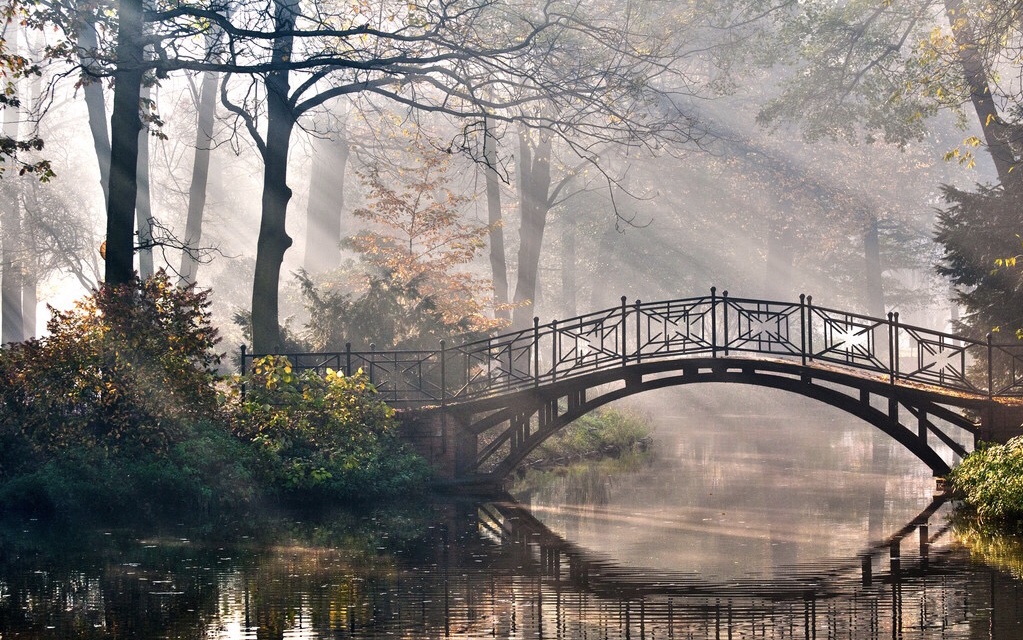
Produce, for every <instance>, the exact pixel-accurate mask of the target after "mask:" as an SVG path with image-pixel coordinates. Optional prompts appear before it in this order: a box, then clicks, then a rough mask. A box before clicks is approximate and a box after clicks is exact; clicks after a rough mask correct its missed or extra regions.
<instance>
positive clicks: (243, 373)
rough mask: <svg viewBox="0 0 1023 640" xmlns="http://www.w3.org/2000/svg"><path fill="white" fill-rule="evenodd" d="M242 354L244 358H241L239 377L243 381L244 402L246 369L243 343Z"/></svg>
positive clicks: (243, 395) (243, 397)
mask: <svg viewBox="0 0 1023 640" xmlns="http://www.w3.org/2000/svg"><path fill="white" fill-rule="evenodd" d="M241 352H242V353H241V356H242V357H241V360H240V361H239V362H238V375H239V376H240V377H239V379H240V380H241V393H242V400H244V399H245V374H246V369H245V344H244V343H242V346H241Z"/></svg>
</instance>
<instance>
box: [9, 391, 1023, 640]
mask: <svg viewBox="0 0 1023 640" xmlns="http://www.w3.org/2000/svg"><path fill="white" fill-rule="evenodd" d="M713 412H719V413H721V412H720V411H719V408H714V407H712V408H711V411H710V413H713ZM815 417H816V418H817V419H819V420H824V421H825V422H826V423H827V426H828V428H827V429H817V430H809V432H808V431H807V429H806V428H805V426H801V425H799V424H796V423H794V422H793V421H791V420H788V421H782V420H772V419H770V418H769V417H768V418H764V419H761V420H760V421H758V422H755V423H751V422H750V421H749V419H748V418H749V416H748V415H736V417H735V422H734V424H732V425H731V426H730V423H729V420H730V419H729V418H727V417H726V418H724V419H722V420H723V421H721V422H717V423H713V424H712V423H710V422H709V421H708V420H706V418H704V421H703V422H701V421H699V420H694V421H691V422H685V421H683V422H679V421H678V419H674V418H673V419H671V420H669V421H667V422H663V423H660V424H659V427H658V433H657V435H658V438H659V439H660V442H661V446H660V449H659V451H660V454H659V456H658V457H657V458H656V459H653V460H639V461H636V460H634V461H632V462H633V463H632V464H631V466H630V465H628V464H624V465H623V464H622V463H618V464H614V465H608V464H603V465H599V464H598V465H590V466H587V467H585V468H580V469H576V470H573V471H571V472H566V473H562V474H551V475H548V476H544V477H541V478H540V479H538V480H533V481H530V482H527V483H523V484H522V485H520V486H519V487H518V491H519V493H518V495H517V496H516V497H514V498H513V497H512V496H510V495H509V496H504V497H503V498H502V499H492V500H489V501H485V502H479V501H474V500H468V499H462V500H459V499H453V498H441V497H437V498H435V499H433V500H431V501H429V502H424V503H423V504H417V505H412V506H406V507H402V508H397V507H395V508H389V509H386V510H380V511H377V512H374V513H369V514H362V515H353V514H346V513H337V514H317V515H315V516H312V517H304V518H296V517H289V518H282V517H276V518H265V519H259V520H252V521H249V522H246V523H235V524H232V525H230V526H225V525H220V526H211V527H208V528H206V529H204V530H195V529H192V528H187V527H177V528H171V529H169V530H162V531H145V532H142V531H132V530H124V531H54V530H51V529H50V528H49V527H48V526H47V525H44V524H42V523H38V522H24V523H13V522H7V523H5V524H6V526H5V527H2V528H0V638H3V639H7V638H13V637H20V638H224V639H253V638H258V639H264V638H267V639H270V638H310V639H311V638H353V639H356V638H390V637H399V638H441V637H445V638H465V639H468V638H484V637H486V638H516V639H518V638H521V639H527V638H537V639H539V638H560V639H564V640H584V639H593V638H601V639H608V640H621V639H626V638H628V639H630V640H632V639H651V640H652V639H655V638H799V639H810V638H854V639H857V640H858V639H860V638H878V639H879V638H886V639H887V638H893V639H902V638H905V639H910V638H926V639H934V638H949V639H960V638H971V639H972V638H1020V637H1023V606H1021V603H1023V592H1021V587H1023V582H1021V580H1020V572H1019V567H1021V566H1023V560H1021V559H1023V547H1021V546H1020V545H1019V544H1018V543H1017V544H1016V546H1013V545H1012V544H1006V543H1005V542H1004V539H992V538H990V537H987V538H985V537H983V535H982V534H981V533H977V532H971V531H970V530H968V529H965V528H963V527H958V528H953V524H951V523H952V521H950V520H949V518H948V514H949V513H950V505H948V504H946V503H944V502H942V501H941V500H932V493H933V491H932V489H933V485H932V482H933V481H932V479H931V478H930V477H929V474H928V473H927V472H926V470H923V471H921V469H920V468H919V467H920V465H919V464H918V463H916V462H915V461H913V460H912V459H908V458H905V457H903V456H902V454H901V453H899V452H898V451H897V450H895V449H890V448H887V447H890V446H891V443H889V442H886V441H884V440H875V439H874V438H873V434H872V432H871V431H870V430H869V429H866V430H863V429H860V428H859V427H857V426H855V425H850V424H847V423H844V422H834V423H831V422H827V421H829V420H832V417H829V416H820V415H815ZM655 418H657V419H658V420H660V419H662V418H660V417H656V416H655ZM665 420H667V419H666V418H665ZM751 424H752V425H753V426H752V427H751V426H750V425H751ZM793 430H794V431H793ZM793 433H795V434H796V435H798V437H799V438H800V444H801V447H802V449H801V450H802V451H805V452H808V453H807V457H806V459H804V460H801V461H796V460H794V459H793V457H792V455H791V451H790V450H789V449H787V447H791V445H792V442H793V441H794V440H793V438H794V435H793ZM810 433H816V434H818V435H816V436H812V437H811V436H810ZM740 436H741V437H740ZM878 447H886V448H885V449H884V450H883V452H882V453H881V454H880V455H879V454H878V453H877V451H878ZM879 461H880V462H879ZM879 464H880V467H881V468H879V467H878V465H879ZM984 535H986V534H984ZM978 541H979V542H978ZM965 545H973V547H972V548H973V549H975V550H976V551H975V552H974V553H975V554H976V557H974V555H971V550H970V549H971V548H968V547H967V546H965ZM987 562H990V564H988V563H987ZM1014 572H1015V573H1014Z"/></svg>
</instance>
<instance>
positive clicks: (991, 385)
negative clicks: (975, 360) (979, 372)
mask: <svg viewBox="0 0 1023 640" xmlns="http://www.w3.org/2000/svg"><path fill="white" fill-rule="evenodd" d="M991 339H992V334H990V333H988V334H987V397H989V398H991V397H993V396H994V395H995V362H994V355H995V354H994V350H993V349H992V348H991Z"/></svg>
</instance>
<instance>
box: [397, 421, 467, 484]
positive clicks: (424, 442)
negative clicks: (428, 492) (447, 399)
mask: <svg viewBox="0 0 1023 640" xmlns="http://www.w3.org/2000/svg"><path fill="white" fill-rule="evenodd" d="M398 419H399V420H400V421H401V428H400V433H401V438H402V440H404V441H405V442H407V443H409V444H410V445H411V446H412V448H413V450H414V451H415V452H416V453H418V454H419V455H421V456H422V457H423V458H425V459H426V461H427V462H428V463H430V465H431V466H432V467H433V469H434V473H435V474H436V476H437V479H438V480H440V481H441V482H451V481H454V480H456V479H458V478H459V477H461V476H463V475H464V473H465V472H466V470H467V469H468V468H469V466H470V465H471V464H472V463H473V462H474V461H475V460H476V446H477V436H476V434H475V433H473V432H472V431H470V430H469V429H468V428H467V425H468V419H467V417H465V416H462V415H461V414H459V413H457V412H454V411H451V410H448V411H443V410H438V409H433V410H427V411H400V412H399V413H398Z"/></svg>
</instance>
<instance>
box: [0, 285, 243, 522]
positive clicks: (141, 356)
mask: <svg viewBox="0 0 1023 640" xmlns="http://www.w3.org/2000/svg"><path fill="white" fill-rule="evenodd" d="M207 296H208V293H207V292H204V291H200V290H194V289H182V288H180V287H177V286H175V285H173V284H172V283H171V282H170V279H169V278H168V277H167V276H166V275H165V274H163V273H160V274H158V275H156V276H154V277H153V278H151V279H148V280H145V281H140V280H136V281H135V283H133V284H131V285H126V286H120V287H107V286H104V287H101V288H100V289H98V290H96V291H93V292H92V293H91V294H90V295H89V296H87V297H86V298H84V299H83V300H82V301H80V302H79V303H78V304H77V305H75V307H74V308H73V309H71V310H70V311H66V312H61V311H53V312H52V317H51V320H50V321H49V323H48V324H47V329H48V332H49V335H48V336H47V337H45V338H42V339H38V340H29V341H26V342H22V343H17V344H11V345H6V346H5V347H3V348H2V349H0V400H2V403H0V508H6V509H20V510H26V511H33V512H37V513H40V512H42V513H45V512H49V513H55V514H61V515H65V516H71V517H79V516H103V517H106V516H111V515H112V516H117V515H119V514H121V513H123V514H124V515H125V516H127V515H140V514H146V513H150V514H154V515H164V516H167V517H177V515H179V514H183V513H186V512H190V513H196V512H198V513H202V512H204V511H205V510H207V509H209V508H212V507H214V506H217V505H223V504H246V503H248V502H249V501H251V500H252V498H253V497H254V495H255V492H256V490H255V488H254V484H253V478H252V474H251V472H250V471H249V469H250V468H251V467H253V466H254V464H252V462H251V460H252V459H253V457H254V456H253V455H252V453H251V452H250V450H249V448H247V447H246V446H245V445H244V444H243V443H241V442H240V441H238V440H237V439H235V438H234V437H233V436H232V435H231V432H230V430H229V429H228V428H227V426H226V423H225V421H224V419H223V417H222V415H221V413H222V412H221V408H220V402H219V398H218V392H217V388H216V386H215V384H216V376H215V373H214V370H213V367H214V366H216V364H217V363H218V360H219V358H218V356H217V355H216V354H215V352H214V351H213V347H214V345H215V344H216V342H217V335H216V330H215V329H214V328H213V327H212V325H211V323H210V318H209V314H208V312H207V309H208V307H209V302H208V301H207Z"/></svg>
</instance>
